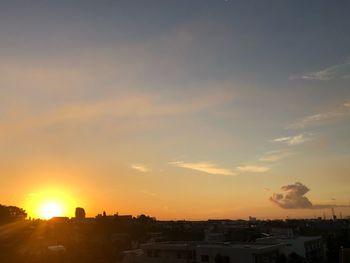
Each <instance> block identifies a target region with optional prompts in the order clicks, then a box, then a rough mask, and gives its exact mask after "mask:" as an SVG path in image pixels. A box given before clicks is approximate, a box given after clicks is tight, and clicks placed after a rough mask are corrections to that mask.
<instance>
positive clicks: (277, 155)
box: [259, 150, 294, 162]
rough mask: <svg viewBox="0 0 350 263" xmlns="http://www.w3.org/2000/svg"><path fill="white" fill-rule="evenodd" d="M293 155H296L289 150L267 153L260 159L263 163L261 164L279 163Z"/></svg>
mask: <svg viewBox="0 0 350 263" xmlns="http://www.w3.org/2000/svg"><path fill="white" fill-rule="evenodd" d="M293 154H294V153H293V152H290V151H287V150H276V151H269V152H265V153H264V154H263V155H262V156H261V157H260V158H259V161H261V162H276V161H279V160H281V159H284V158H287V157H289V156H291V155H293Z"/></svg>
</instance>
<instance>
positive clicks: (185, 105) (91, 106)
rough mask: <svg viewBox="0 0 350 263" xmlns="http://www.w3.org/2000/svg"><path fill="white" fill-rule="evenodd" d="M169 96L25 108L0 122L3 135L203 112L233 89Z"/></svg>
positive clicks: (226, 98) (229, 95)
mask: <svg viewBox="0 0 350 263" xmlns="http://www.w3.org/2000/svg"><path fill="white" fill-rule="evenodd" d="M167 99H169V98H167V97H166V96H161V95H152V94H135V93H132V94H128V95H125V96H122V97H114V98H105V99H103V100H100V101H89V102H87V101H85V102H80V103H72V104H68V105H63V106H60V107H58V108H53V109H47V110H45V111H44V110H43V111H42V112H41V113H37V114H34V113H33V114H32V115H31V114H30V113H28V112H25V113H23V116H22V117H16V118H15V119H13V118H11V116H9V117H8V118H7V119H8V120H6V119H5V120H4V121H3V122H2V123H1V124H0V136H1V135H13V134H16V133H18V132H27V131H30V130H35V129H38V128H43V127H49V126H53V125H64V124H71V123H74V124H86V123H94V122H96V121H99V120H102V119H104V118H114V119H119V118H120V119H123V120H139V119H142V118H156V117H157V118H159V117H169V116H177V115H182V114H189V113H195V112H201V111H205V110H207V109H210V108H211V107H214V106H217V105H221V104H222V103H225V102H228V101H230V100H231V99H232V93H231V92H230V91H227V90H225V89H223V90H221V91H220V92H218V90H216V91H213V90H210V91H209V90H208V91H206V92H203V93H202V94H199V95H198V96H192V97H191V98H186V99H183V100H181V101H179V102H178V101H177V102H166V101H167Z"/></svg>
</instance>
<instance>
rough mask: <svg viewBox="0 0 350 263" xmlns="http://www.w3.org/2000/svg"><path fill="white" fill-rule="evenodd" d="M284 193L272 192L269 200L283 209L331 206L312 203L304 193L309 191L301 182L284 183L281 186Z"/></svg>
mask: <svg viewBox="0 0 350 263" xmlns="http://www.w3.org/2000/svg"><path fill="white" fill-rule="evenodd" d="M281 190H282V191H283V192H284V193H273V195H272V196H271V197H270V201H271V202H273V203H274V204H276V205H277V206H279V207H281V208H284V209H318V208H329V207H333V206H332V205H329V204H322V205H320V204H316V205H315V204H313V203H312V202H311V201H310V200H309V199H308V198H307V197H306V196H305V194H306V193H308V192H309V191H310V189H309V188H308V187H306V186H305V185H303V184H302V183H299V182H296V183H295V184H290V185H285V186H282V187H281Z"/></svg>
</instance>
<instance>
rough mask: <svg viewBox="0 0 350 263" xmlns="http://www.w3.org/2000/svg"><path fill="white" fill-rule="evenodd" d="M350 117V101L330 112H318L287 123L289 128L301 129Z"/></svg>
mask: <svg viewBox="0 0 350 263" xmlns="http://www.w3.org/2000/svg"><path fill="white" fill-rule="evenodd" d="M349 117H350V102H346V103H344V104H343V105H341V106H340V107H338V108H336V109H333V110H330V111H328V112H323V113H317V114H313V115H310V116H307V117H305V118H302V119H300V120H298V121H295V122H294V123H291V124H289V125H287V127H286V128H287V129H301V128H305V127H309V126H313V125H322V124H329V123H333V122H337V121H341V120H344V119H347V118H349Z"/></svg>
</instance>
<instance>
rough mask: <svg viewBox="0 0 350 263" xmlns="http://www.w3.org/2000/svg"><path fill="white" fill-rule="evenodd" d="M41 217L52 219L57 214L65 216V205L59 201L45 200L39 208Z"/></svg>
mask: <svg viewBox="0 0 350 263" xmlns="http://www.w3.org/2000/svg"><path fill="white" fill-rule="evenodd" d="M39 214H40V217H42V218H44V219H50V218H52V217H55V216H63V207H62V204H60V203H59V202H57V201H49V202H45V203H43V204H42V205H41V206H40V209H39Z"/></svg>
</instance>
